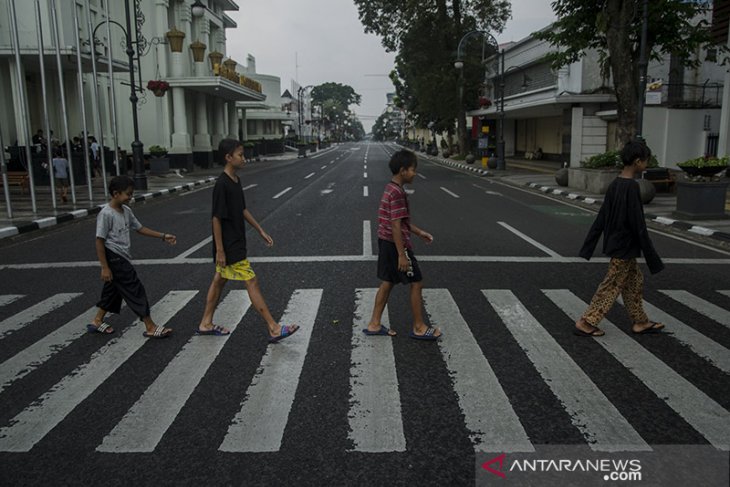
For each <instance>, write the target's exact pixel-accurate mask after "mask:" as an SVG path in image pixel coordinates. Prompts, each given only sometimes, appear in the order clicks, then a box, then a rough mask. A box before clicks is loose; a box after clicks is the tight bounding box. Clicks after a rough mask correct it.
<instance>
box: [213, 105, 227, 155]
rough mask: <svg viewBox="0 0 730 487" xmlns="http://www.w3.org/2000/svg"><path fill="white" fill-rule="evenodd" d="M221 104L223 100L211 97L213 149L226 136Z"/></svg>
mask: <svg viewBox="0 0 730 487" xmlns="http://www.w3.org/2000/svg"><path fill="white" fill-rule="evenodd" d="M223 106H224V104H223V100H221V99H220V98H214V99H213V114H214V115H213V149H216V148H218V144H220V142H221V140H223V139H225V138H226V136H225V133H226V119H225V112H224V111H223Z"/></svg>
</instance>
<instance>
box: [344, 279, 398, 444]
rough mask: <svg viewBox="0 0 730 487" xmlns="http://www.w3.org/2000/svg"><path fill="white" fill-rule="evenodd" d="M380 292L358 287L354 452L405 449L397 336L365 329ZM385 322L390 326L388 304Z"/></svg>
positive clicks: (352, 392) (353, 370)
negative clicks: (371, 333)
mask: <svg viewBox="0 0 730 487" xmlns="http://www.w3.org/2000/svg"><path fill="white" fill-rule="evenodd" d="M376 292H377V289H358V290H357V291H356V292H355V296H356V298H355V319H354V320H353V327H352V356H351V357H352V358H351V361H350V362H351V366H350V399H351V404H350V413H349V415H348V418H349V420H350V435H349V437H350V439H351V440H352V442H353V444H354V445H355V448H354V451H362V452H394V451H405V450H406V439H405V436H404V435H403V421H402V419H401V403H400V393H399V392H398V377H397V375H396V373H395V370H396V369H395V357H394V356H393V339H392V338H391V337H388V336H382V337H381V336H367V335H365V334H364V333H363V332H362V330H363V328H367V325H368V321H369V320H370V313H371V312H372V310H373V304H374V303H375V294H376ZM381 324H382V325H384V326H387V327H390V320H389V319H388V307H387V306H386V307H385V310H384V311H383V317H382V320H381Z"/></svg>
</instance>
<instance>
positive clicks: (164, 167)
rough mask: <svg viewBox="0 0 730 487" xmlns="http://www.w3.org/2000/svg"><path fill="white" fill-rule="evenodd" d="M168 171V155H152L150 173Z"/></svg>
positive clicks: (164, 172)
mask: <svg viewBox="0 0 730 487" xmlns="http://www.w3.org/2000/svg"><path fill="white" fill-rule="evenodd" d="M168 172H170V159H169V158H168V157H152V158H151V159H150V174H166V173H168Z"/></svg>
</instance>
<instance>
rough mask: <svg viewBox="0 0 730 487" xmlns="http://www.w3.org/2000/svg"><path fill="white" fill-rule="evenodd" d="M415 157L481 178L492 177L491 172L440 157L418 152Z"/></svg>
mask: <svg viewBox="0 0 730 487" xmlns="http://www.w3.org/2000/svg"><path fill="white" fill-rule="evenodd" d="M408 150H411V149H408ZM416 155H417V156H418V157H427V158H428V160H430V161H432V162H437V163H439V164H446V165H447V166H451V167H456V168H458V169H467V170H469V171H471V172H475V173H477V174H479V175H481V176H492V175H493V174H492V173H491V172H489V171H485V170H484V169H480V168H478V167H474V166H467V165H466V164H461V163H459V162H454V161H450V160H448V159H444V158H442V157H435V156H431V155H428V154H425V153H418V152H417V153H416Z"/></svg>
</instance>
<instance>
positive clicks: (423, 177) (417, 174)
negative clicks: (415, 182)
mask: <svg viewBox="0 0 730 487" xmlns="http://www.w3.org/2000/svg"><path fill="white" fill-rule="evenodd" d="M416 176H418V177H419V178H421V179H428V178H427V177H426V176H424V175H423V174H421V173H420V172H418V173H416Z"/></svg>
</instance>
